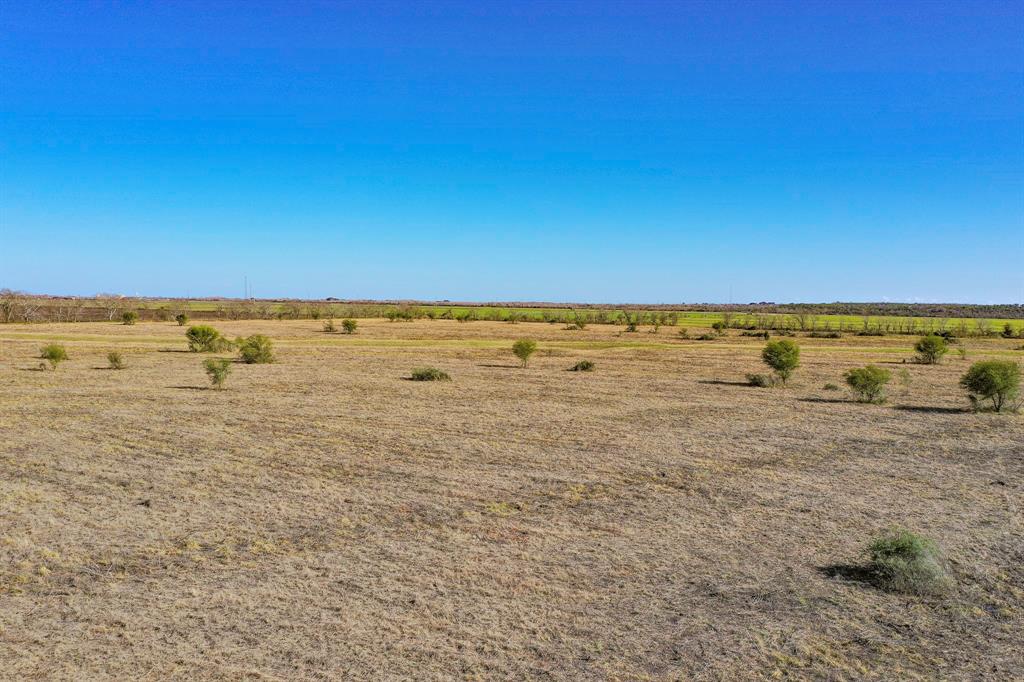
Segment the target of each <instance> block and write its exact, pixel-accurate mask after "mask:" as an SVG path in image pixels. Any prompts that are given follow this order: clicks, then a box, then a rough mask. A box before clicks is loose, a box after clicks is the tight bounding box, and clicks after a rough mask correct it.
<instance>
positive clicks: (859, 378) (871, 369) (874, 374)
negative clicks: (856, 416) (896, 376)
mask: <svg viewBox="0 0 1024 682" xmlns="http://www.w3.org/2000/svg"><path fill="white" fill-rule="evenodd" d="M843 378H844V379H845V380H846V385H847V386H849V387H850V390H851V391H853V394H854V396H855V397H856V398H857V400H858V401H860V402H862V403H881V402H885V385H886V384H888V383H889V381H890V380H891V379H892V374H891V373H890V372H889V370H887V369H882V368H881V367H876V366H874V365H868V366H867V367H858V368H856V369H851V370H850V371H848V372H847V373H846V374H844V375H843Z"/></svg>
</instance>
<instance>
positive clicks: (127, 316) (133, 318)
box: [121, 310, 139, 325]
mask: <svg viewBox="0 0 1024 682" xmlns="http://www.w3.org/2000/svg"><path fill="white" fill-rule="evenodd" d="M138 321H139V314H138V313H137V312H135V311H134V310H129V311H128V312H126V313H124V314H122V315H121V322H122V323H123V324H127V325H133V324H135V323H136V322H138Z"/></svg>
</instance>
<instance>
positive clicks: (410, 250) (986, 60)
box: [0, 0, 1024, 303]
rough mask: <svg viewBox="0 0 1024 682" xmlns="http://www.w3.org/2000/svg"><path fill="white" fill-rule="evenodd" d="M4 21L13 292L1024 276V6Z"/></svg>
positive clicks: (475, 289) (519, 290)
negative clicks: (248, 286) (245, 278)
mask: <svg viewBox="0 0 1024 682" xmlns="http://www.w3.org/2000/svg"><path fill="white" fill-rule="evenodd" d="M0 35H2V36H3V38H2V39H0V287H10V288H15V289H22V290H28V291H34V292H49V293H71V294H93V293H96V292H100V291H114V292H121V293H126V294H134V293H136V292H138V293H142V294H150V295H185V294H191V295H193V296H197V295H228V296H240V295H242V287H243V278H244V277H248V280H249V282H250V283H251V286H252V288H253V292H254V293H255V295H257V296H300V297H325V296H336V297H343V298H364V297H365V298H397V297H400V298H421V299H434V298H449V299H457V300H546V301H600V302H625V301H630V302H652V303H653V302H702V301H708V302H724V301H728V300H729V298H730V295H731V297H732V299H733V300H734V301H736V302H746V301H759V300H773V301H832V300H904V301H957V302H979V303H987V302H1021V301H1022V298H1024V266H1022V263H1024V39H1022V35H1024V3H1022V2H998V3H989V2H981V1H975V2H969V3H968V2H956V3H953V2H938V1H935V2H926V3H913V2H899V3H892V2H879V3H872V2H849V3H841V2H821V3H817V2H786V3H773V2H737V3H730V2H709V3H696V2H693V3H683V2H675V3H673V2H614V3H613V2H596V1H593V0H589V1H587V2H543V3H531V2H525V3H504V2H496V1H495V2H488V1H486V0H485V1H483V2H479V1H478V2H462V3H445V2H430V3H427V2H423V3H415V2H396V3H390V2H381V1H380V0H377V1H375V2H367V3H296V2H281V3H272V2H249V3H220V2H199V1H198V0H197V1H195V2H187V3H117V4H115V3H90V2H74V3H57V2H54V3H39V2H21V1H18V0H5V2H3V3H2V4H0ZM730 292H731V293H730Z"/></svg>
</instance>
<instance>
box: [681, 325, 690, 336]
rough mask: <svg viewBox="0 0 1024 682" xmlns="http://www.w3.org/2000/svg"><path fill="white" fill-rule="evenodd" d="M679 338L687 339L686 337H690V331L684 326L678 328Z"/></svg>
mask: <svg viewBox="0 0 1024 682" xmlns="http://www.w3.org/2000/svg"><path fill="white" fill-rule="evenodd" d="M679 338H681V339H688V338H690V332H689V330H688V329H687V328H686V327H683V328H682V329H680V330H679Z"/></svg>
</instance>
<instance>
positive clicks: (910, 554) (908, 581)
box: [868, 528, 950, 594]
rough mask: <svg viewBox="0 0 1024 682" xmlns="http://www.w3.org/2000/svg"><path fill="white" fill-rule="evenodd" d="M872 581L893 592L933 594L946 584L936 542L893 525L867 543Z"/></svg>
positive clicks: (946, 577) (947, 577)
mask: <svg viewBox="0 0 1024 682" xmlns="http://www.w3.org/2000/svg"><path fill="white" fill-rule="evenodd" d="M868 557H869V559H870V562H871V563H870V568H871V572H872V574H873V577H874V579H875V583H876V584H877V585H878V586H879V587H881V588H883V589H886V590H890V591H893V592H909V593H912V594H935V593H938V592H941V591H943V590H944V589H945V588H946V587H947V586H948V585H949V582H950V580H949V576H948V575H947V573H946V568H945V565H944V562H943V560H942V554H941V552H940V551H939V548H938V546H937V545H936V544H935V543H934V542H932V541H931V540H928V539H927V538H924V537H921V536H920V535H917V534H915V533H912V532H910V531H909V530H904V529H901V528H894V529H891V530H888V531H885V532H884V533H882V534H881V535H879V536H878V537H876V538H875V539H874V540H873V541H872V542H871V544H870V545H869V546H868Z"/></svg>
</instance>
